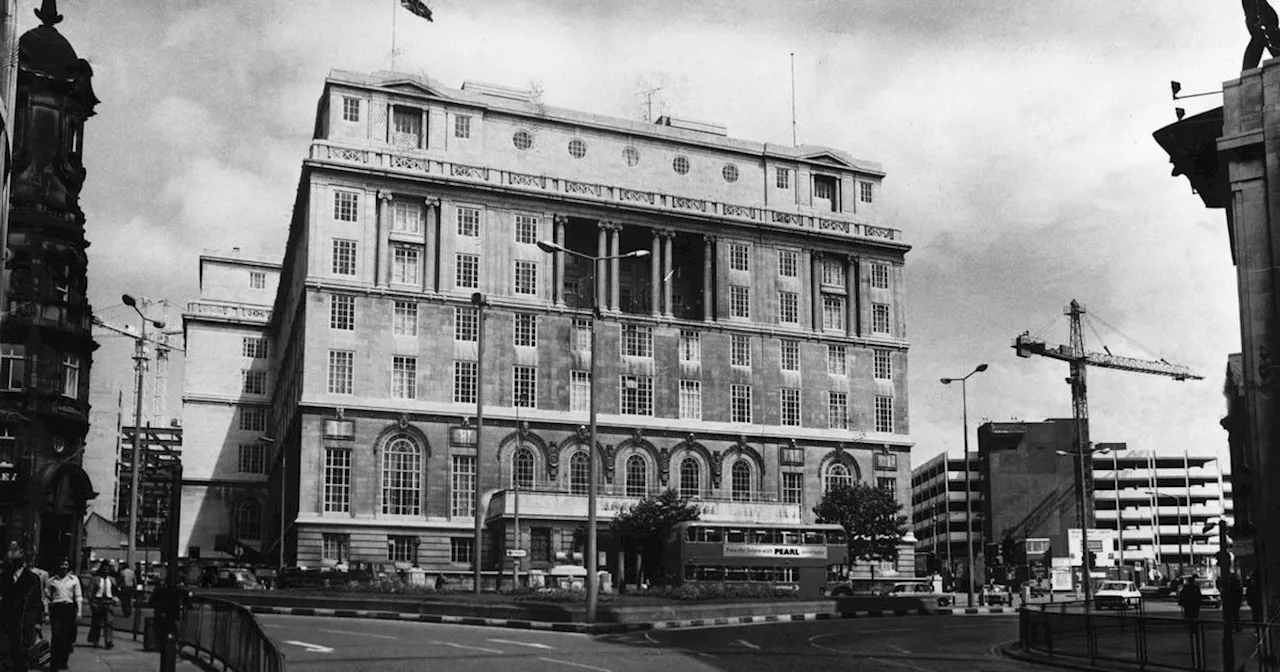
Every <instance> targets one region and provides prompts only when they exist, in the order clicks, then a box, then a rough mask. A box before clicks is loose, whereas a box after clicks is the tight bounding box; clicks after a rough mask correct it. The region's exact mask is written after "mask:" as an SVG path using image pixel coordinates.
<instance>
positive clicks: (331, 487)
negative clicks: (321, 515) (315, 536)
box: [324, 448, 351, 513]
mask: <svg viewBox="0 0 1280 672" xmlns="http://www.w3.org/2000/svg"><path fill="white" fill-rule="evenodd" d="M324 511H325V513H350V512H351V450H350V449H349V448H325V449H324Z"/></svg>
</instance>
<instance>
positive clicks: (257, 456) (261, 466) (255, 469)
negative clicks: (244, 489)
mask: <svg viewBox="0 0 1280 672" xmlns="http://www.w3.org/2000/svg"><path fill="white" fill-rule="evenodd" d="M236 457H237V459H236V471H238V472H240V473H242V474H265V473H267V448H266V446H264V445H262V444H261V443H242V444H240V452H239V454H238V455H237V456H236Z"/></svg>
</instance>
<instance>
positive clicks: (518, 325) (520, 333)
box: [512, 313, 538, 347]
mask: <svg viewBox="0 0 1280 672" xmlns="http://www.w3.org/2000/svg"><path fill="white" fill-rule="evenodd" d="M512 331H513V334H514V339H515V345H522V346H527V347H534V346H536V345H538V316H537V315H534V314H533V313H516V316H515V325H514V328H513V330H512Z"/></svg>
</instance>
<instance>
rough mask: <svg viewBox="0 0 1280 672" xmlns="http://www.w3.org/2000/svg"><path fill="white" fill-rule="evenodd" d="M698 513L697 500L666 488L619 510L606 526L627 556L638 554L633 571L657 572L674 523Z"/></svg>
mask: <svg viewBox="0 0 1280 672" xmlns="http://www.w3.org/2000/svg"><path fill="white" fill-rule="evenodd" d="M701 516H702V509H701V508H700V507H699V506H698V505H697V504H690V503H689V500H688V499H685V498H684V497H681V496H680V495H679V494H678V493H677V492H676V491H675V490H667V491H666V492H663V493H662V494H660V495H656V496H652V495H651V496H649V497H645V498H644V499H642V500H640V501H638V502H636V503H635V504H632V505H631V506H629V507H627V508H626V509H623V510H622V511H620V512H619V513H618V515H617V516H616V517H614V519H613V521H612V522H611V523H609V529H610V530H611V531H612V532H613V536H614V538H615V539H617V540H619V542H620V543H621V544H622V550H623V552H624V553H626V554H627V557H634V556H635V555H637V554H638V555H639V556H640V567H639V571H638V572H637V575H638V577H643V576H645V575H646V574H649V573H652V574H657V573H658V572H657V570H658V569H659V568H660V567H661V566H662V554H663V552H664V551H665V550H666V545H667V537H669V536H670V535H671V529H672V528H673V527H675V526H676V523H682V522H685V521H687V520H698V519H699V518H700V517H701ZM651 568H652V570H651Z"/></svg>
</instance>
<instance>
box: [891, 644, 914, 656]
mask: <svg viewBox="0 0 1280 672" xmlns="http://www.w3.org/2000/svg"><path fill="white" fill-rule="evenodd" d="M884 645H885V646H887V647H889V648H891V649H893V650H894V651H897V652H898V653H905V654H907V655H911V652H910V651H908V650H906V649H904V648H902V647H901V646H898V645H897V644H894V643H893V642H885V643H884Z"/></svg>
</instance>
